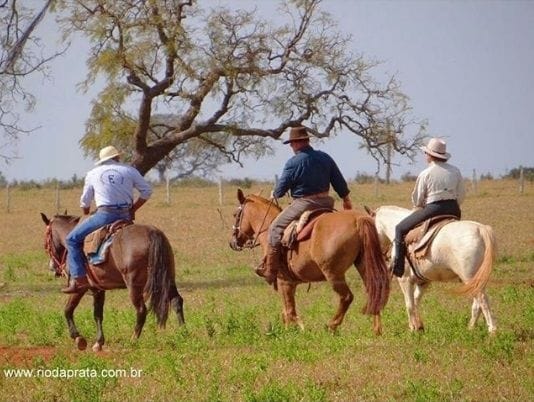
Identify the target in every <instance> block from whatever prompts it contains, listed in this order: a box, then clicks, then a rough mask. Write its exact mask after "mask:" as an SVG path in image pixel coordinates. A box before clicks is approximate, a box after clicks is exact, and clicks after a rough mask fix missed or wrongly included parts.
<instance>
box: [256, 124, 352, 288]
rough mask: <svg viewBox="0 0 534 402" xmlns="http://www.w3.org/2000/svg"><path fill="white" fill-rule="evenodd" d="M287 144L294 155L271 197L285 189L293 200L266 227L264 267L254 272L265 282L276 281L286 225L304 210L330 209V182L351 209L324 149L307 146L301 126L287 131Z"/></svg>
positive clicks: (346, 192)
mask: <svg viewBox="0 0 534 402" xmlns="http://www.w3.org/2000/svg"><path fill="white" fill-rule="evenodd" d="M284 144H290V146H291V148H292V149H293V152H295V155H294V156H293V157H292V158H291V159H289V160H288V161H287V162H286V164H285V166H284V170H283V172H282V176H281V177H280V180H279V181H278V183H277V184H276V187H275V189H274V190H273V194H272V195H273V197H274V198H280V197H283V196H284V195H285V194H286V193H287V192H288V191H289V193H290V195H291V196H292V197H293V202H292V203H291V204H290V205H289V206H288V207H287V208H285V209H284V210H283V211H282V212H281V213H280V214H279V215H278V216H277V217H276V219H275V220H274V221H273V222H272V223H271V226H270V227H269V241H268V243H269V245H268V248H267V251H266V256H265V263H264V264H263V269H258V270H257V273H258V274H259V275H260V276H263V277H264V278H265V280H266V281H267V283H269V284H273V283H274V282H275V281H276V277H277V273H278V271H279V270H280V267H281V266H282V265H281V264H282V244H281V243H282V236H283V233H284V230H285V228H286V227H287V226H288V225H289V224H290V223H291V222H292V221H294V220H295V219H298V218H299V217H300V215H302V213H303V212H305V211H311V210H315V209H321V208H326V209H332V208H333V207H334V199H333V198H332V197H330V196H329V195H328V191H329V189H330V185H332V187H333V188H334V191H335V192H336V193H337V194H338V195H339V196H340V197H341V198H342V199H343V208H344V209H352V204H351V201H350V197H349V193H350V190H349V188H348V186H347V182H346V181H345V179H344V178H343V175H342V174H341V172H340V170H339V168H338V167H337V165H336V163H335V162H334V160H333V159H332V158H331V157H330V156H329V155H328V154H327V153H325V152H322V151H317V150H315V149H313V148H312V147H311V146H310V137H309V136H308V133H307V132H306V129H305V128H304V127H293V128H291V130H290V131H289V139H288V140H287V141H284Z"/></svg>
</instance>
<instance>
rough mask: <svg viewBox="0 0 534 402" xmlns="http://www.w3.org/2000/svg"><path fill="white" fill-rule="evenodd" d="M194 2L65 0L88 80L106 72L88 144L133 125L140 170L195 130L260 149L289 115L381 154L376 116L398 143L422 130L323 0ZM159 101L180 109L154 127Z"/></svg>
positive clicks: (407, 145)
mask: <svg viewBox="0 0 534 402" xmlns="http://www.w3.org/2000/svg"><path fill="white" fill-rule="evenodd" d="M203 3H204V4H205V2H203ZM199 4H200V2H198V3H197V2H196V1H194V0H153V1H143V0H129V1H126V0H119V1H114V2H110V1H104V0H76V1H72V2H71V1H65V2H63V6H65V7H66V9H67V10H68V11H69V17H68V18H67V19H66V20H65V26H66V28H67V29H68V30H69V31H71V32H72V31H80V32H81V33H83V34H85V35H86V36H87V37H88V38H89V39H90V41H91V43H92V50H91V54H90V56H89V60H88V62H89V66H90V73H89V76H88V78H87V80H86V81H85V85H87V86H90V85H92V84H93V83H94V81H95V79H96V78H97V76H99V75H103V76H104V77H105V78H106V82H107V84H106V86H105V88H104V89H103V91H102V92H101V93H100V94H99V96H98V98H97V99H96V100H95V103H94V108H93V110H92V115H91V118H90V119H89V124H88V130H87V132H86V135H85V136H84V138H83V139H82V146H83V147H84V149H85V150H86V152H88V153H90V154H96V152H97V149H98V146H97V145H102V143H103V142H105V141H107V140H109V139H112V138H113V139H117V137H116V136H115V135H116V134H117V132H116V127H117V126H118V125H121V124H122V125H124V124H127V125H129V126H130V127H131V131H127V130H122V131H121V132H122V137H121V138H122V140H124V141H125V142H130V143H131V144H132V148H133V152H134V157H133V161H132V163H133V164H134V165H135V166H136V167H137V168H138V169H139V170H140V171H141V172H142V173H146V172H147V171H148V170H149V169H151V168H152V167H154V166H156V165H157V164H158V162H160V161H162V160H163V159H164V158H165V157H167V156H169V155H170V154H171V153H172V152H173V150H175V149H177V147H180V146H181V145H182V144H185V143H186V142H188V141H192V140H198V141H200V142H204V143H205V144H209V146H211V147H213V149H218V150H219V151H221V152H222V153H223V154H224V155H226V156H227V157H229V158H230V159H231V160H233V161H240V158H241V156H242V155H243V154H244V153H246V152H256V153H257V154H261V152H262V150H263V149H266V148H265V144H266V140H267V139H271V138H274V139H276V138H279V137H280V136H281V135H282V134H283V132H284V131H285V130H286V129H287V128H288V127H291V126H295V125H305V126H306V127H308V129H309V130H310V132H311V133H312V134H314V135H315V136H317V137H328V136H331V135H335V134H336V133H338V132H340V131H342V130H343V131H349V132H351V133H353V134H354V135H357V136H359V137H360V138H361V139H362V143H363V145H364V147H365V148H366V149H367V150H368V151H369V152H370V153H371V155H373V156H374V157H375V158H377V159H382V160H383V158H384V150H385V148H384V144H385V143H384V138H383V136H381V135H380V130H376V128H377V127H379V126H380V125H381V124H383V122H385V121H386V120H388V121H389V122H390V124H392V125H393V126H394V132H395V133H396V137H395V141H394V143H393V146H394V149H395V150H396V151H397V152H401V153H407V151H410V150H412V149H413V147H414V144H416V143H417V142H418V141H419V133H416V134H415V136H413V137H411V138H406V137H405V131H404V128H405V127H406V126H407V125H408V124H411V123H413V122H411V121H409V120H408V122H407V116H408V113H409V111H410V108H409V106H408V103H407V98H406V96H405V95H404V94H402V92H401V91H400V88H399V85H398V83H397V82H396V81H395V79H394V78H391V79H390V80H389V81H388V82H386V83H385V84H380V83H378V82H376V81H375V80H374V79H373V78H372V74H371V73H372V69H373V67H375V63H373V62H368V61H366V60H364V59H363V57H362V56H359V55H353V54H351V53H350V52H349V50H348V44H349V41H350V40H351V38H350V37H347V36H343V35H341V34H340V33H338V32H336V30H335V26H336V24H335V21H333V20H332V18H331V17H330V16H329V15H328V14H325V13H323V12H321V10H320V0H299V1H291V0H288V1H287V2H286V3H284V4H282V5H281V7H280V10H279V13H278V15H279V17H280V18H279V19H280V20H281V21H282V22H281V23H280V24H279V25H274V24H273V23H272V22H268V21H266V20H263V19H261V18H260V17H259V15H258V13H257V12H256V11H255V10H235V9H228V8H213V9H210V10H207V9H203V8H201V7H200V5H199ZM156 112H158V113H170V114H173V115H175V116H176V117H177V118H176V119H175V124H173V125H172V126H169V127H168V129H167V130H166V131H165V135H161V136H152V135H151V130H152V127H153V124H152V122H151V117H152V116H153V114H155V113H156ZM114 130H115V134H113V132H114ZM125 133H127V134H125ZM388 143H391V141H390V142H388Z"/></svg>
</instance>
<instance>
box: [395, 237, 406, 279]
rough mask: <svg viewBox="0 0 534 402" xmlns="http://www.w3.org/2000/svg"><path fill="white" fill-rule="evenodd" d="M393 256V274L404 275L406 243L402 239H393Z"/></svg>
mask: <svg viewBox="0 0 534 402" xmlns="http://www.w3.org/2000/svg"><path fill="white" fill-rule="evenodd" d="M394 245H395V258H394V260H393V275H395V276H397V277H399V278H400V277H402V276H403V275H404V260H405V258H406V245H405V244H404V242H403V241H399V240H395V242H394Z"/></svg>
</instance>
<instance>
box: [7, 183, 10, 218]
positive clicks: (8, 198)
mask: <svg viewBox="0 0 534 402" xmlns="http://www.w3.org/2000/svg"><path fill="white" fill-rule="evenodd" d="M6 191H7V194H6V212H7V213H9V212H10V211H11V194H10V193H9V191H10V188H9V183H7V185H6Z"/></svg>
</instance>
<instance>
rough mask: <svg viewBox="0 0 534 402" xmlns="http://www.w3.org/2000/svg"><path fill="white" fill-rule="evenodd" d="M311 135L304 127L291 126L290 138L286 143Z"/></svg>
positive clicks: (307, 137)
mask: <svg viewBox="0 0 534 402" xmlns="http://www.w3.org/2000/svg"><path fill="white" fill-rule="evenodd" d="M309 138H310V136H309V135H308V133H307V131H306V129H305V128H304V127H291V129H290V130H289V139H287V140H285V141H284V144H289V143H290V142H293V141H299V140H307V139H309Z"/></svg>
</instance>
